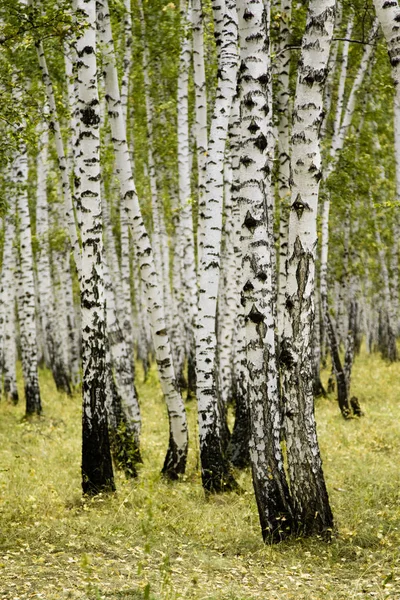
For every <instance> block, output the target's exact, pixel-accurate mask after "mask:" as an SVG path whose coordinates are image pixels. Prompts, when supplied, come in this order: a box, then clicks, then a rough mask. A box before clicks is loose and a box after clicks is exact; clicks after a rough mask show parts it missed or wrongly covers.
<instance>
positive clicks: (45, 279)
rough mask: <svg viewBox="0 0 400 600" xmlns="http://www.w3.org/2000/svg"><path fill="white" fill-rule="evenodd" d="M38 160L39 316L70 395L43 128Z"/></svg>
mask: <svg viewBox="0 0 400 600" xmlns="http://www.w3.org/2000/svg"><path fill="white" fill-rule="evenodd" d="M39 144H40V147H39V151H38V157H37V191H36V237H37V240H38V243H39V247H38V251H37V253H36V264H37V274H38V278H37V286H38V292H39V297H40V313H41V321H42V329H43V334H44V342H45V346H46V350H47V354H48V357H49V363H50V368H51V371H52V373H53V378H54V381H55V384H56V387H57V389H58V390H62V391H64V392H66V393H67V394H71V388H70V382H69V375H68V368H67V363H65V361H64V357H63V355H62V343H61V337H60V335H59V333H58V329H57V323H56V314H55V300H54V293H53V282H52V277H51V267H50V247H49V214H48V204H47V190H46V185H47V173H48V165H47V144H48V131H47V129H44V131H43V132H42V134H41V136H40V140H39Z"/></svg>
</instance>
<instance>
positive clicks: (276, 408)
mask: <svg viewBox="0 0 400 600" xmlns="http://www.w3.org/2000/svg"><path fill="white" fill-rule="evenodd" d="M268 25H269V24H267V14H266V8H265V6H264V2H263V0H254V1H253V2H252V3H251V4H247V3H245V2H241V3H240V4H239V32H240V37H239V39H240V58H241V89H240V94H241V114H242V127H241V130H242V147H241V160H240V209H241V221H242V252H243V259H242V265H243V279H242V286H241V297H242V304H243V307H244V314H245V323H246V352H247V367H248V371H249V379H248V399H249V408H250V457H251V465H252V473H253V485H254V491H255V495H256V500H257V506H258V514H259V517H260V523H261V531H262V535H263V538H264V541H265V542H267V541H269V540H273V541H279V540H280V539H281V538H282V537H283V536H285V535H287V534H288V533H290V530H291V526H292V523H291V520H292V514H291V502H290V497H289V488H288V484H287V481H286V475H285V470H284V467H283V455H282V448H281V443H280V437H281V427H282V415H281V410H280V393H279V381H278V368H277V357H276V348H275V318H274V317H275V314H274V312H275V311H274V304H275V294H274V285H273V278H274V269H275V262H274V260H273V251H272V246H273V244H274V239H273V235H271V233H272V231H271V227H270V226H269V225H268V222H270V223H271V222H272V221H273V218H274V212H273V200H272V188H271V175H270V173H271V171H270V165H269V163H270V160H269V157H268V151H271V148H269V147H268V141H267V135H268V131H267V129H268V122H267V120H268V119H269V120H270V121H272V111H271V108H270V110H269V112H268V115H267V116H266V114H265V107H266V106H268V81H269V79H270V78H271V63H270V48H269V26H268ZM265 31H266V37H264V36H265Z"/></svg>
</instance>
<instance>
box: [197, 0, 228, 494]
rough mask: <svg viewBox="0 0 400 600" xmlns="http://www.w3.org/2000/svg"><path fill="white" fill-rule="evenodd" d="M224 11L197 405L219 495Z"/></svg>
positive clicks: (223, 468) (202, 274) (208, 468)
mask: <svg viewBox="0 0 400 600" xmlns="http://www.w3.org/2000/svg"><path fill="white" fill-rule="evenodd" d="M215 4H216V5H217V4H218V6H216V9H217V8H218V10H219V8H220V7H221V6H222V7H223V8H222V10H223V32H222V36H221V47H220V51H219V57H220V59H219V78H218V87H217V93H216V102H215V107H214V113H213V117H212V122H211V131H210V138H209V146H208V158H207V184H206V206H205V213H204V232H205V235H204V245H203V250H202V260H201V264H200V269H199V312H198V326H197V339H196V364H197V402H198V424H199V436H200V456H201V465H202V481H203V487H204V489H205V490H206V491H209V492H221V491H223V490H224V489H228V488H229V487H231V486H232V485H234V484H233V479H232V476H231V475H230V473H229V467H228V463H227V460H226V458H225V456H224V454H223V450H222V447H221V439H220V431H221V423H220V422H219V413H218V398H217V386H216V366H217V365H216V308H217V295H218V285H219V271H220V253H221V230H222V203H223V184H224V178H223V171H224V169H223V165H224V156H225V144H226V139H227V131H228V124H229V116H230V112H231V107H232V101H233V96H234V93H235V87H236V72H237V61H238V55H237V22H236V7H235V5H234V3H233V2H232V1H231V0H228V1H227V2H226V4H225V2H224V1H223V0H222V1H221V3H219V2H218V3H217V2H216V3H215Z"/></svg>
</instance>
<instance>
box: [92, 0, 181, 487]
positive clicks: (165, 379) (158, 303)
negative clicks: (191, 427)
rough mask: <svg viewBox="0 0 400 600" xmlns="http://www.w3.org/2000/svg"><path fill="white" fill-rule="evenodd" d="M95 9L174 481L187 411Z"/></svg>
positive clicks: (107, 31)
mask: <svg viewBox="0 0 400 600" xmlns="http://www.w3.org/2000/svg"><path fill="white" fill-rule="evenodd" d="M97 7H98V13H97V16H98V29H99V39H100V40H101V42H102V45H103V76H104V82H105V93H106V99H107V110H108V117H109V122H110V127H111V132H112V139H113V144H114V151H115V159H116V169H117V173H118V177H119V181H120V186H121V188H120V189H121V195H122V199H123V203H124V209H125V211H126V213H127V216H128V219H129V224H130V226H131V230H132V234H133V239H134V242H135V244H136V251H137V257H138V261H139V264H140V275H141V278H142V280H143V283H144V285H145V287H146V294H147V299H148V306H149V312H150V316H151V326H152V336H153V343H154V349H155V353H156V360H157V365H158V368H159V373H160V380H161V386H162V390H163V393H164V397H165V400H166V404H167V408H168V416H169V424H170V442H169V448H168V452H167V456H166V459H165V463H164V467H163V472H164V473H165V474H166V475H167V476H169V477H171V478H176V477H178V475H179V474H180V473H183V472H184V471H185V465H186V456H187V449H188V430H187V422H186V413H185V408H184V405H183V401H182V397H181V395H180V393H179V391H178V388H177V384H176V379H175V373H174V367H173V362H172V355H171V347H170V343H169V338H168V332H167V330H166V324H165V313H164V305H163V294H162V287H161V285H160V282H159V279H158V276H157V272H156V270H155V265H154V254H153V250H152V247H151V245H150V240H149V236H148V233H147V231H146V228H145V225H144V222H143V218H142V215H141V211H140V207H139V202H138V197H137V193H136V189H135V184H134V181H133V175H132V169H131V163H130V156H129V148H128V143H127V138H126V129H125V123H124V119H123V115H122V110H121V100H120V93H119V86H118V78H117V69H116V63H115V55H114V44H113V39H112V32H111V23H110V15H109V10H108V3H107V1H106V0H105V1H102V2H98V3H97Z"/></svg>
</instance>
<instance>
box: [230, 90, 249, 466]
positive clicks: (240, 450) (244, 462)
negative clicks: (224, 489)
mask: <svg viewBox="0 0 400 600" xmlns="http://www.w3.org/2000/svg"><path fill="white" fill-rule="evenodd" d="M238 80H239V81H240V78H238ZM229 145H230V152H231V160H232V187H231V195H232V226H233V231H232V246H231V247H230V248H227V249H226V251H227V252H230V253H231V254H233V256H234V260H235V273H234V276H233V279H234V282H233V283H234V290H235V296H236V319H235V331H234V332H233V337H232V355H233V356H232V395H233V398H234V402H235V423H234V426H233V430H232V435H231V439H230V443H229V452H228V455H229V459H230V461H231V463H232V464H233V465H234V466H235V467H237V468H239V469H243V468H245V467H248V466H249V464H250V449H249V439H250V414H249V403H248V369H247V360H246V331H245V325H244V308H243V305H242V303H241V300H240V288H241V284H242V248H241V233H242V232H241V219H240V206H239V198H240V145H241V122H240V99H239V95H238V94H236V95H235V97H234V99H233V104H232V111H231V122H230V126H229Z"/></svg>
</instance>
